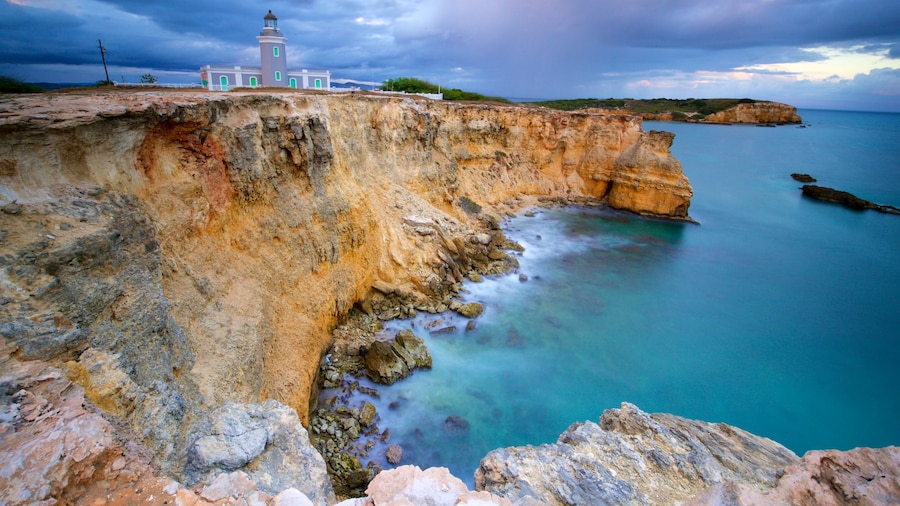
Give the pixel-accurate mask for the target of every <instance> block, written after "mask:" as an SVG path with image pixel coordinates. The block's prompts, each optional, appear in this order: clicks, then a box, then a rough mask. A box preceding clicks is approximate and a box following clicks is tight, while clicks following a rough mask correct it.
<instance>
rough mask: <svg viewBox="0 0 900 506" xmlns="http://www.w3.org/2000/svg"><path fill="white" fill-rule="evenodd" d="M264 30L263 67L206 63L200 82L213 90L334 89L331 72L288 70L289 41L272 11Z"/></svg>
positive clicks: (260, 37)
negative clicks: (265, 88) (332, 87)
mask: <svg viewBox="0 0 900 506" xmlns="http://www.w3.org/2000/svg"><path fill="white" fill-rule="evenodd" d="M263 22H264V23H263V29H262V31H261V32H259V35H258V36H257V37H256V40H258V41H259V56H260V63H262V65H260V66H259V67H255V66H254V67H248V66H242V65H228V66H225V65H215V66H214V65H204V66H202V67H200V81H201V82H203V87H204V88H206V89H208V90H210V91H228V90H232V89H235V88H258V87H260V86H283V87H287V88H297V89H314V90H329V89H331V72H330V71H328V70H309V69H288V66H287V49H286V48H285V44H284V42H285V41H286V40H287V39H286V38H285V36H284V34H282V33H281V31H280V30H279V29H278V18H277V17H276V16H275V15H274V14H272V11H269V13H268V14H266V15H265V16H264V17H263Z"/></svg>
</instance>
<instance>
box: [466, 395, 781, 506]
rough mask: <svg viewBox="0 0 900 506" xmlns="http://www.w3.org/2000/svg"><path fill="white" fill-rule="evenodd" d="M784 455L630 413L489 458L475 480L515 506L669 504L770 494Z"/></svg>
mask: <svg viewBox="0 0 900 506" xmlns="http://www.w3.org/2000/svg"><path fill="white" fill-rule="evenodd" d="M797 462H799V458H798V457H797V456H796V455H794V454H793V453H792V452H791V451H790V450H788V449H787V448H785V447H783V446H781V445H779V444H778V443H775V442H774V441H771V440H769V439H765V438H762V437H758V436H754V435H752V434H750V433H748V432H745V431H743V430H741V429H738V428H735V427H731V426H729V425H725V424H713V423H707V422H700V421H695V420H688V419H685V418H681V417H677V416H673V415H669V414H653V415H650V414H647V413H644V412H643V411H641V410H639V409H638V408H637V407H635V406H634V405H631V404H628V403H623V404H622V407H621V409H610V410H607V411H606V412H604V413H603V416H601V418H600V423H599V424H597V423H593V422H585V423H583V424H581V423H579V424H575V425H573V426H572V427H570V428H569V429H568V430H566V431H565V432H564V433H563V434H562V435H561V436H560V437H559V440H558V442H557V443H556V444H549V445H541V446H538V447H533V446H527V447H513V448H504V449H498V450H494V451H492V452H490V453H489V454H488V455H487V456H486V457H485V458H484V459H482V461H481V465H480V466H479V468H478V470H476V472H475V484H476V488H477V489H478V490H486V491H488V492H491V493H494V494H497V495H500V496H503V497H507V498H509V499H510V500H512V501H513V502H519V501H525V500H526V499H527V500H537V501H540V502H541V503H544V504H549V505H562V504H675V503H680V502H684V501H687V500H689V499H691V498H693V497H694V496H696V495H697V494H699V493H700V492H702V491H703V490H704V489H706V488H707V487H709V486H711V485H714V484H718V483H725V482H727V481H732V482H736V483H741V484H745V485H747V486H750V487H755V488H757V489H760V490H765V489H769V488H772V487H773V486H774V485H775V482H776V475H777V473H778V472H779V470H780V469H782V468H783V467H784V466H786V465H790V464H795V463H797Z"/></svg>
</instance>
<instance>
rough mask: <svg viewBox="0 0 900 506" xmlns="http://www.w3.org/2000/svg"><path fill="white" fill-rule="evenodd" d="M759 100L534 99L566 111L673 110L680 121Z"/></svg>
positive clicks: (540, 103) (638, 111) (648, 111)
mask: <svg viewBox="0 0 900 506" xmlns="http://www.w3.org/2000/svg"><path fill="white" fill-rule="evenodd" d="M753 102H756V100H753V99H750V98H740V99H738V98H706V99H703V98H688V99H684V100H678V99H673V98H651V99H645V100H635V99H633V98H624V99H616V98H607V99H597V98H576V99H574V100H547V101H545V102H534V104H535V105H540V106H543V107H549V108H551V109H560V110H563V111H575V110H578V109H592V108H596V109H611V110H622V111H629V112H633V113H638V114H642V113H649V114H659V113H664V112H671V113H672V116H673V118H674V119H676V120H685V119H700V118H703V117H706V116H708V115H710V114H712V113H715V112H719V111H724V110H725V109H730V108H731V107H734V106H736V105H738V104H751V103H753Z"/></svg>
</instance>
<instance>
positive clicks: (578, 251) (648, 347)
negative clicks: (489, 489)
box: [375, 111, 900, 485]
mask: <svg viewBox="0 0 900 506" xmlns="http://www.w3.org/2000/svg"><path fill="white" fill-rule="evenodd" d="M801 114H802V115H803V117H804V120H805V121H806V122H807V123H808V124H809V127H808V128H797V127H795V126H784V127H778V128H757V127H740V126H731V127H728V126H707V125H683V124H671V123H665V124H663V123H647V124H645V126H644V129H645V130H650V129H664V130H670V131H674V132H675V133H676V138H675V143H674V145H673V148H672V151H673V153H674V154H675V156H676V157H677V158H678V159H679V160H680V161H681V162H682V164H683V166H684V171H685V173H686V174H687V175H688V177H689V178H690V179H691V183H692V185H693V187H694V192H695V196H694V198H693V201H692V205H691V216H692V217H693V218H694V219H696V220H698V221H699V222H700V225H690V224H679V223H668V222H660V221H653V220H646V219H641V218H637V217H634V216H631V215H628V214H624V213H617V212H614V211H610V210H597V209H580V208H570V209H553V210H539V211H538V212H537V215H536V216H535V217H532V218H528V217H519V218H515V219H513V220H511V221H509V222H508V223H507V225H506V229H507V234H508V235H509V236H510V237H512V238H514V239H516V240H518V241H519V242H520V243H521V244H522V245H523V246H525V251H524V253H522V255H521V257H520V259H519V260H520V263H521V272H523V273H525V274H527V275H528V276H529V277H530V279H529V280H528V281H527V282H524V283H523V282H520V281H519V280H518V278H517V277H516V276H508V277H504V278H501V279H496V280H487V281H485V282H483V283H469V284H467V285H466V289H467V290H468V291H469V293H468V294H466V299H467V300H476V301H481V302H484V303H485V304H486V307H487V309H486V311H485V313H484V315H483V316H482V317H480V318H479V319H478V320H477V323H478V327H477V329H476V330H474V331H472V332H468V333H466V332H463V331H462V330H460V331H458V332H456V333H454V334H450V335H432V334H429V332H428V331H427V330H426V329H425V327H424V325H425V324H427V323H428V322H430V321H432V320H434V319H437V318H441V317H440V316H431V315H429V316H427V317H425V318H420V319H418V320H416V321H412V322H410V321H406V322H392V323H391V327H390V328H391V329H392V330H395V329H399V328H405V327H410V326H413V328H414V331H415V332H416V333H417V335H419V336H421V337H423V338H424V339H425V340H426V342H427V343H428V346H429V348H430V349H431V352H432V355H433V357H434V368H433V369H432V370H431V371H417V372H416V373H415V374H413V375H412V376H411V377H409V378H408V379H406V380H404V381H402V382H400V383H397V384H395V385H394V386H392V387H381V386H380V387H378V388H379V390H380V391H381V398H380V399H378V400H376V401H375V404H376V406H377V407H378V410H379V413H380V417H381V422H380V425H381V427H382V428H383V427H390V428H391V431H392V439H391V441H390V442H391V443H397V444H401V445H402V446H403V448H404V458H403V461H402V463H404V464H416V465H419V466H420V467H423V468H424V467H428V466H445V467H449V468H450V470H451V471H452V472H453V473H454V474H455V475H457V476H459V477H460V478H462V479H464V480H466V481H468V482H469V484H470V485H471V482H472V473H473V472H474V470H475V468H476V467H477V465H478V462H479V460H480V459H481V457H483V456H484V455H485V454H486V453H487V452H488V451H490V450H491V449H494V448H498V447H503V446H512V445H524V444H534V445H537V444H542V443H549V442H553V441H555V440H556V438H557V436H558V435H559V433H560V432H562V431H564V430H565V429H566V428H567V427H568V426H569V425H570V424H572V423H573V422H576V421H583V420H596V419H597V418H598V417H599V416H600V414H601V413H602V412H603V410H605V409H608V408H614V407H618V406H619V405H620V403H621V402H623V401H628V402H631V403H634V404H636V405H638V406H639V407H640V408H641V409H643V410H645V411H648V412H660V411H662V412H669V413H673V414H676V415H680V416H685V417H689V418H696V419H702V420H707V421H713V422H726V423H729V424H732V425H736V426H738V427H741V428H744V429H746V430H749V431H751V432H753V433H755V434H759V435H762V436H766V437H769V438H772V439H774V440H776V441H778V442H780V443H782V444H784V445H785V446H787V447H789V448H790V449H792V450H794V451H795V452H797V453H800V454H802V453H803V452H805V451H807V450H810V449H826V448H837V449H849V448H853V447H856V446H873V447H878V446H886V445H892V444H893V445H897V444H900V423H898V420H900V388H898V387H900V372H898V371H900V369H898V367H897V366H898V364H900V216H893V215H884V214H879V213H876V212H874V211H867V212H855V211H850V210H846V209H844V208H842V207H839V206H836V205H830V204H825V203H820V202H816V201H811V200H808V199H806V198H804V197H802V196H801V194H800V191H799V187H800V186H801V185H800V183H797V182H795V181H793V180H792V179H791V178H790V176H789V175H790V173H792V172H806V173H810V174H812V175H813V176H815V177H817V178H818V179H819V184H822V185H825V186H832V187H835V188H838V189H842V190H846V191H849V192H852V193H855V194H857V195H859V196H860V197H863V198H866V199H869V200H873V201H875V202H878V203H881V204H891V205H895V206H900V115H896V114H870V113H847V112H830V111H801ZM443 318H445V319H446V321H445V322H444V323H443V324H441V325H439V326H443V325H448V324H452V323H455V324H456V325H457V326H458V328H459V329H462V328H463V327H464V325H465V322H464V321H463V322H462V323H460V321H459V320H453V319H452V318H448V317H447V316H443ZM391 403H394V407H393V408H391V407H390V405H391ZM449 416H456V417H461V418H462V419H463V420H465V421H466V422H467V423H468V427H467V428H466V429H459V428H458V427H456V428H455V429H454V430H448V429H449V428H448V427H447V426H446V424H445V420H446V418H447V417H449ZM376 453H377V450H376ZM382 463H383V462H382Z"/></svg>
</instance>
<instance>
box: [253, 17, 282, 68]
mask: <svg viewBox="0 0 900 506" xmlns="http://www.w3.org/2000/svg"><path fill="white" fill-rule="evenodd" d="M263 19H264V20H265V24H264V25H263V29H262V31H261V32H259V35H258V36H257V37H256V39H257V40H258V41H259V55H260V60H261V61H262V85H263V86H287V85H288V75H287V73H288V72H287V52H286V51H285V45H284V41H285V40H287V39H285V38H284V35H283V34H282V33H281V32H280V31H279V30H278V18H277V17H275V15H274V14H272V11H271V10H270V11H269V13H268V14H266V16H265V17H264V18H263Z"/></svg>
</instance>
